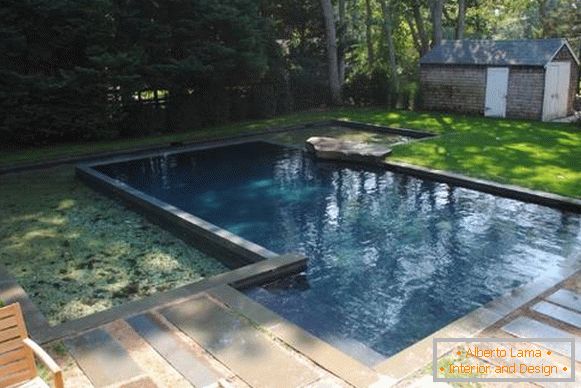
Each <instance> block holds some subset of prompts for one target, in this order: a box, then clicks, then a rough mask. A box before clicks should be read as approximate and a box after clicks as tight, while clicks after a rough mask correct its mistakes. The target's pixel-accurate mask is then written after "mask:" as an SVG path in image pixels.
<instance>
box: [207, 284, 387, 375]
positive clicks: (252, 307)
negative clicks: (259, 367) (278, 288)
mask: <svg viewBox="0 0 581 388" xmlns="http://www.w3.org/2000/svg"><path fill="white" fill-rule="evenodd" d="M208 294H210V295H212V296H213V297H214V298H216V299H218V300H220V302H222V303H224V304H226V305H227V306H228V307H230V308H232V309H233V310H234V311H236V312H237V313H239V314H241V315H243V316H245V317H247V318H248V319H250V320H251V321H252V322H255V323H256V324H258V325H260V327H261V328H263V329H264V330H268V331H269V332H270V333H272V335H273V336H275V337H277V338H279V339H281V340H282V341H283V342H284V343H285V344H287V345H288V346H290V347H292V348H293V349H295V350H296V351H297V352H299V353H301V354H302V355H304V356H306V357H308V358H309V359H311V360H312V361H313V362H315V363H316V364H317V365H320V366H322V367H323V368H325V369H326V370H328V371H330V372H331V373H333V374H334V375H335V376H337V377H339V378H340V379H342V380H344V381H346V382H347V383H349V384H351V385H353V386H355V387H369V386H373V385H374V384H376V385H375V386H382V385H383V386H389V385H390V384H392V383H394V382H395V380H391V379H389V378H388V377H387V376H380V375H379V374H378V373H376V372H375V371H374V370H372V369H370V368H368V367H367V366H365V365H363V364H362V363H360V362H359V361H358V360H355V359H354V358H352V357H350V356H349V355H347V354H345V353H343V352H341V351H340V350H338V349H336V348H335V347H333V346H331V345H329V344H328V343H326V342H324V341H321V340H320V339H318V338H317V337H315V336H314V335H312V334H310V333H308V332H307V331H305V330H303V329H302V328H300V327H298V326H296V325H295V324H293V323H291V322H289V321H287V320H285V319H284V318H282V317H281V316H279V315H278V314H276V313H274V312H273V311H272V310H269V309H267V308H266V307H264V306H262V305H261V304H259V303H257V302H255V301H254V300H252V299H250V298H249V297H247V296H246V295H244V294H242V293H241V292H239V291H237V290H235V289H234V288H232V287H229V286H221V287H216V288H213V289H211V290H209V291H208Z"/></svg>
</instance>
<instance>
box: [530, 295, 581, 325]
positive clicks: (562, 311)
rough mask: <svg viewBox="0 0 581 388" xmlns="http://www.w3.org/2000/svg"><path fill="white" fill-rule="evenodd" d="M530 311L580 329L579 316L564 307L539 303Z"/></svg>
mask: <svg viewBox="0 0 581 388" xmlns="http://www.w3.org/2000/svg"><path fill="white" fill-rule="evenodd" d="M531 310H533V311H536V312H538V313H540V314H543V315H546V316H548V317H550V318H553V319H556V320H558V321H561V322H565V323H567V324H569V325H571V326H575V327H576V328H578V329H581V314H579V313H576V312H574V311H571V310H568V309H566V308H564V307H561V306H557V305H556V304H552V303H549V302H545V301H541V302H539V303H537V304H535V305H534V306H533V307H531Z"/></svg>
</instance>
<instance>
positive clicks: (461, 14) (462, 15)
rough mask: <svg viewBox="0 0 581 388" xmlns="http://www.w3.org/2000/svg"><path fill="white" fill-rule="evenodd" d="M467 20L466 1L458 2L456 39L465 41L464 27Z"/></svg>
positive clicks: (459, 0)
mask: <svg viewBox="0 0 581 388" xmlns="http://www.w3.org/2000/svg"><path fill="white" fill-rule="evenodd" d="M465 20H466V0H458V18H457V22H456V35H455V38H456V39H464V25H465Z"/></svg>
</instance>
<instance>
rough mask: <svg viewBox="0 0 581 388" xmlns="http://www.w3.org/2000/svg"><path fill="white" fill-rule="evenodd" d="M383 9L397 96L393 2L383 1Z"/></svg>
mask: <svg viewBox="0 0 581 388" xmlns="http://www.w3.org/2000/svg"><path fill="white" fill-rule="evenodd" d="M381 9H382V11H383V20H384V25H385V40H386V42H387V52H388V57H389V68H390V73H391V82H392V85H393V93H391V94H394V95H397V94H398V92H399V78H398V75H397V62H396V58H395V57H396V53H395V45H394V41H393V26H394V24H395V18H394V15H393V13H394V7H393V4H392V1H391V0H381Z"/></svg>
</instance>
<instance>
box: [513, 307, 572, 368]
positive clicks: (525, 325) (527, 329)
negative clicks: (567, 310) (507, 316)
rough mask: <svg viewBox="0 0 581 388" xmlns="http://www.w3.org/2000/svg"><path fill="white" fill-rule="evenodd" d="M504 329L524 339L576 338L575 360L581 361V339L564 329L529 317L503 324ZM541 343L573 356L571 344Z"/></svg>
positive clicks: (548, 347)
mask: <svg viewBox="0 0 581 388" xmlns="http://www.w3.org/2000/svg"><path fill="white" fill-rule="evenodd" d="M502 330H504V331H505V332H507V333H509V334H512V335H514V336H516V337H520V338H523V339H524V340H526V339H527V338H575V360H577V361H581V339H579V338H578V337H575V336H574V335H573V334H571V333H568V332H566V331H564V330H561V329H557V328H556V327H553V326H549V325H546V324H544V323H541V322H539V321H536V320H534V319H531V318H527V317H518V318H516V319H515V320H514V321H512V322H510V323H508V324H506V325H505V326H503V328H502ZM539 345H541V346H543V347H545V348H547V349H550V350H553V351H555V352H557V353H561V354H563V355H565V356H567V357H571V346H570V344H568V343H566V342H549V343H541V344H539Z"/></svg>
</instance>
